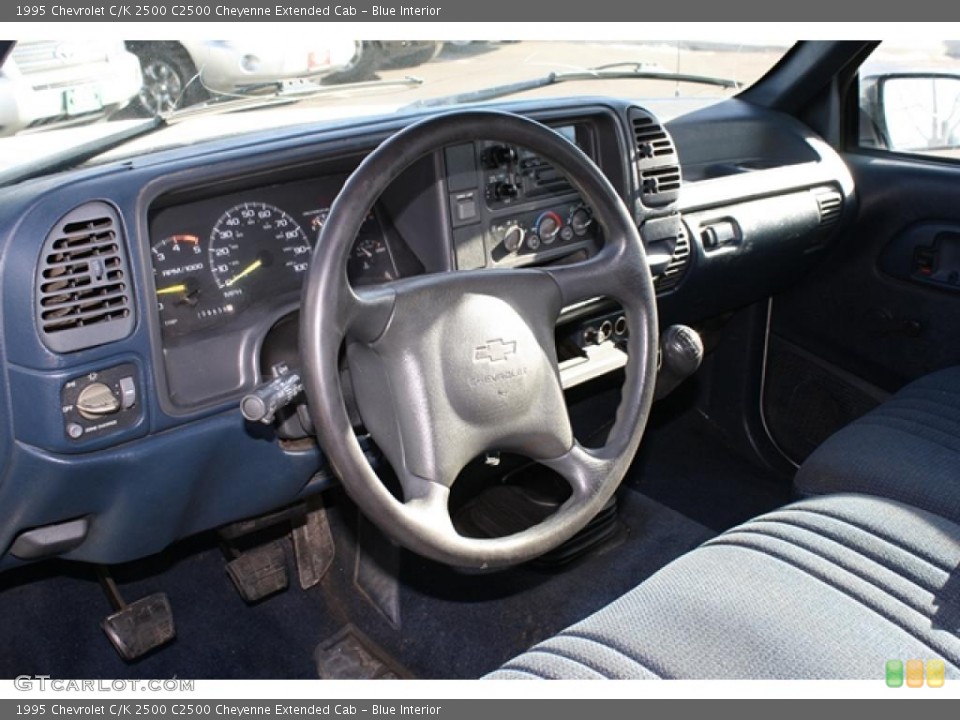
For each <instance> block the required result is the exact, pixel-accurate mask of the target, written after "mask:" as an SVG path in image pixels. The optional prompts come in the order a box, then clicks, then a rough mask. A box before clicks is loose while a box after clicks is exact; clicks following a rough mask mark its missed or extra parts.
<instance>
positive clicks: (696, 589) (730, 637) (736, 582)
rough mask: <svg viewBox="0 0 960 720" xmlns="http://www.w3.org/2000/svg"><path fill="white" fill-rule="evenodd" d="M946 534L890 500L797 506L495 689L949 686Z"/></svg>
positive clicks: (956, 591) (561, 640) (746, 529)
mask: <svg viewBox="0 0 960 720" xmlns="http://www.w3.org/2000/svg"><path fill="white" fill-rule="evenodd" d="M958 566H960V526H958V525H957V523H956V522H954V521H953V520H951V519H948V518H945V517H942V516H940V515H937V514H935V513H933V512H929V511H926V510H922V509H919V508H916V507H912V506H910V505H906V504H903V503H900V502H896V501H893V500H890V499H886V498H882V497H876V496H868V495H856V494H840V495H830V496H824V497H818V498H812V499H807V500H803V501H801V502H798V503H795V504H793V505H789V506H787V507H785V508H782V509H780V510H777V511H775V512H771V513H768V514H766V515H762V516H760V517H758V518H756V519H754V520H751V521H750V522H747V523H745V524H744V525H741V526H739V527H737V528H734V529H732V530H730V531H728V532H726V533H724V534H722V535H719V536H717V537H716V538H714V539H712V540H710V541H708V542H707V543H706V544H704V545H703V546H701V547H700V548H698V549H696V550H693V551H692V552H690V553H688V554H686V555H684V556H682V557H680V558H678V559H677V560H675V561H674V562H672V563H670V564H669V565H667V566H666V567H664V568H663V569H661V570H660V571H659V572H658V573H656V574H655V575H653V576H652V577H650V578H648V579H647V580H646V581H645V582H643V583H642V584H641V585H639V586H638V587H637V588H635V589H634V590H632V591H630V592H629V593H627V594H626V595H624V596H622V597H621V598H619V599H618V600H616V601H614V602H613V603H612V604H610V605H608V606H607V607H606V608H604V609H602V610H600V611H599V612H597V613H595V614H594V615H592V616H590V617H588V618H587V619H585V620H583V621H582V622H580V623H578V624H576V625H574V626H572V627H570V628H568V629H567V630H565V631H563V632H561V633H559V634H558V635H556V636H554V637H552V638H550V639H549V640H546V641H544V642H542V643H540V644H538V645H536V646H535V647H534V648H532V649H531V650H529V651H528V652H526V653H524V654H523V655H520V656H519V657H517V658H515V659H513V660H511V661H509V662H507V663H506V664H505V665H504V666H503V667H501V668H500V669H499V670H497V671H496V672H494V673H492V674H491V675H489V676H488V677H489V678H493V679H507V678H571V679H577V678H698V679H700V678H702V679H753V678H757V679H760V678H763V679H801V678H802V679H808V678H809V679H816V678H838V679H840V678H843V679H846V678H857V679H873V680H877V681H878V682H881V681H882V680H883V678H884V672H885V664H886V662H887V661H888V660H902V661H904V662H906V661H907V660H909V659H921V660H924V661H926V660H929V659H940V660H943V661H944V663H945V667H946V676H947V678H957V677H960V569H958Z"/></svg>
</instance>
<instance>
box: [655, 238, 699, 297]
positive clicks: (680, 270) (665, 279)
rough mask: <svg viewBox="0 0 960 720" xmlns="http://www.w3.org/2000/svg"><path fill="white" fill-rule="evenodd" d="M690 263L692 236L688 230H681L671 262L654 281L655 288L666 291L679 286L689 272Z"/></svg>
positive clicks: (658, 290)
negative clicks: (689, 235)
mask: <svg viewBox="0 0 960 720" xmlns="http://www.w3.org/2000/svg"><path fill="white" fill-rule="evenodd" d="M689 264H690V238H689V237H688V236H687V232H686V230H681V232H680V234H679V235H678V236H677V242H676V245H674V248H673V254H672V256H671V258H670V262H669V264H668V265H667V267H666V268H665V269H664V271H663V272H662V273H660V275H658V276H657V278H656V279H655V280H654V281H653V288H654V290H656V291H657V292H658V293H659V292H665V291H667V290H670V289H672V288H674V287H676V286H677V284H678V283H679V282H680V281H681V280H682V279H683V276H684V274H685V273H686V272H687V266H688V265H689Z"/></svg>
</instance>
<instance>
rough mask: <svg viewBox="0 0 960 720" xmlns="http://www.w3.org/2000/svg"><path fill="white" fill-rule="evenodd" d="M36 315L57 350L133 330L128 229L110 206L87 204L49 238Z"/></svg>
mask: <svg viewBox="0 0 960 720" xmlns="http://www.w3.org/2000/svg"><path fill="white" fill-rule="evenodd" d="M36 317H37V324H38V325H39V327H40V329H41V335H42V337H43V342H44V344H45V345H46V346H47V347H48V348H50V349H51V350H53V351H54V352H73V351H75V350H82V349H85V348H90V347H94V346H96V345H103V344H104V343H108V342H113V341H115V340H120V339H122V338H124V337H126V336H127V335H129V334H130V333H131V332H132V331H133V324H134V314H133V297H132V294H131V291H130V277H129V271H128V267H127V259H126V252H125V250H124V238H123V230H122V228H121V225H120V219H119V218H118V217H117V213H116V211H115V210H114V209H113V208H112V207H111V206H110V205H107V204H106V203H102V202H92V203H88V204H86V205H82V206H81V207H78V208H76V209H75V210H73V211H71V212H70V213H68V214H67V215H66V216H64V217H63V218H62V219H61V220H60V222H58V223H57V225H56V226H55V227H54V228H53V230H52V231H51V232H50V234H49V235H48V236H47V238H46V240H45V242H44V244H43V254H42V257H41V261H40V264H39V267H38V268H37V277H36Z"/></svg>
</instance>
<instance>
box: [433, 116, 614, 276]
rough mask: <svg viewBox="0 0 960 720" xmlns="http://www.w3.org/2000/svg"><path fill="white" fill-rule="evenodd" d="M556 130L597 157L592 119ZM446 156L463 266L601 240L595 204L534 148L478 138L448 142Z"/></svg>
mask: <svg viewBox="0 0 960 720" xmlns="http://www.w3.org/2000/svg"><path fill="white" fill-rule="evenodd" d="M553 129H554V130H555V131H556V132H557V133H559V134H560V135H562V136H563V137H565V138H566V139H567V140H569V141H570V142H571V143H574V144H576V145H577V146H578V147H580V149H581V150H583V151H584V152H585V153H587V155H589V156H591V158H595V157H596V155H595V152H594V144H595V143H594V137H593V132H592V128H591V126H589V125H587V124H570V125H562V126H559V127H554V128H553ZM443 159H444V164H445V185H446V188H445V189H446V192H447V195H448V204H449V210H450V230H451V236H452V238H453V243H454V249H455V257H456V263H457V269H459V270H472V269H477V268H483V267H519V266H524V265H532V264H539V263H543V262H548V261H551V260H556V259H558V258H561V257H565V256H568V255H572V254H574V253H577V252H578V251H579V252H582V253H584V254H586V253H590V252H591V251H592V250H593V249H595V248H596V246H597V244H598V243H599V240H600V233H599V228H598V226H597V224H596V223H594V221H593V215H592V213H591V211H590V208H589V207H587V206H586V205H585V204H583V203H582V202H581V200H580V198H579V196H578V195H577V193H576V191H574V190H573V188H572V187H571V186H570V184H569V183H568V182H567V180H566V179H565V178H564V177H563V176H562V175H561V174H560V173H559V172H558V171H557V170H556V169H555V168H553V167H552V166H551V165H550V164H549V163H547V162H546V161H544V160H543V159H542V158H540V157H538V156H537V155H535V154H534V153H532V152H530V151H528V150H526V149H524V148H522V147H518V146H513V145H505V144H502V143H495V142H490V141H478V142H471V143H464V144H462V145H456V146H453V147H449V148H446V150H445V151H444V158H443Z"/></svg>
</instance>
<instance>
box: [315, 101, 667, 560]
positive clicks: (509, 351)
mask: <svg viewBox="0 0 960 720" xmlns="http://www.w3.org/2000/svg"><path fill="white" fill-rule="evenodd" d="M477 139H486V140H492V141H498V142H503V143H509V144H511V145H519V146H522V147H524V148H527V149H529V150H531V151H532V152H534V153H536V154H537V155H539V156H540V157H542V158H543V159H545V160H547V161H548V162H550V163H551V164H552V165H553V166H554V167H556V168H557V169H558V170H559V171H560V172H562V173H563V174H564V175H565V176H566V177H567V178H568V179H569V181H570V183H571V184H572V185H573V187H574V188H575V189H576V190H577V192H579V193H580V195H581V197H582V198H583V200H584V202H586V203H587V204H588V205H589V206H590V208H591V209H592V211H593V216H594V219H595V220H596V221H597V222H599V223H600V225H601V227H602V228H603V237H604V243H603V247H602V248H601V250H600V251H599V252H598V253H597V254H595V255H594V256H592V257H590V258H589V259H586V260H583V261H581V262H577V263H573V264H567V265H558V266H553V267H544V268H536V269H485V270H471V271H460V272H448V273H440V274H431V275H421V276H418V277H412V278H407V279H402V280H397V281H394V282H390V283H387V284H385V285H383V286H378V287H375V288H369V289H368V288H364V289H358V288H353V287H351V286H350V284H349V283H348V280H347V270H346V268H347V258H348V257H349V254H350V251H351V248H352V247H353V244H354V241H355V239H356V237H357V234H358V233H359V231H360V227H361V224H362V223H363V221H364V218H366V216H367V214H368V213H369V211H370V209H371V207H372V205H373V203H374V202H375V201H376V200H377V198H379V197H380V194H381V193H382V192H383V191H384V190H385V189H386V188H387V186H388V185H390V183H391V182H393V181H394V180H395V179H396V178H397V177H398V176H399V175H400V173H401V172H402V171H403V170H404V169H406V168H407V167H409V166H410V165H411V164H412V163H413V162H414V161H416V160H417V159H419V158H421V157H423V156H425V155H427V154H428V153H433V152H436V151H439V150H441V149H442V148H444V147H446V146H449V145H455V144H458V143H464V142H471V141H475V140H477ZM601 295H602V296H606V297H609V298H612V299H614V300H616V301H618V302H619V303H620V304H621V305H622V307H623V309H624V310H625V314H626V319H627V323H628V330H629V336H628V337H629V339H628V348H627V349H628V354H629V361H628V363H627V366H626V371H625V372H626V380H625V383H624V386H623V392H622V400H621V403H620V406H619V408H618V410H617V416H616V420H615V422H614V425H613V427H612V429H611V431H610V433H609V436H608V438H607V441H606V444H605V445H604V446H603V447H601V448H596V449H588V448H585V447H583V446H582V445H580V444H579V443H578V442H577V441H576V439H575V438H574V436H573V432H572V429H571V425H570V419H569V416H568V413H567V408H566V404H565V401H564V396H563V390H562V388H561V385H560V376H559V371H558V367H557V356H556V345H555V340H554V328H555V326H556V321H557V318H558V316H559V313H560V311H561V309H562V308H563V307H565V306H568V305H571V304H573V303H576V302H578V301H581V300H586V299H588V298H593V297H597V296H601ZM300 317H301V321H300V322H301V328H300V353H301V356H302V363H303V374H304V385H305V390H306V394H307V399H308V402H309V407H310V413H311V415H312V418H313V421H314V425H315V427H316V433H317V439H318V441H319V443H320V447H321V448H323V450H324V452H325V453H326V456H327V459H328V461H329V462H330V464H331V466H332V467H333V469H334V471H335V472H336V473H337V475H338V476H339V477H340V478H341V480H342V482H343V485H344V487H345V488H346V490H347V492H348V494H349V495H350V496H351V498H353V500H354V501H355V502H356V503H357V505H359V507H360V508H361V510H363V512H364V513H366V515H367V517H368V518H369V519H370V520H372V521H373V522H374V523H375V524H376V525H378V526H379V527H380V528H381V529H382V530H383V531H384V532H386V533H387V534H388V535H389V536H391V537H392V538H393V539H395V540H396V541H398V542H399V543H400V544H402V545H403V546H405V547H407V548H409V549H410V550H413V551H415V552H417V553H420V554H422V555H425V556H427V557H430V558H433V559H435V560H438V561H441V562H445V563H449V564H451V565H455V566H460V567H471V568H492V567H499V566H506V565H512V564H515V563H519V562H523V561H526V560H529V559H532V558H534V557H536V556H538V555H540V554H542V553H544V552H546V551H548V550H550V549H552V548H554V547H556V546H558V545H560V544H561V543H563V542H564V541H565V540H567V539H569V538H570V537H572V536H573V535H574V534H576V532H577V531H578V530H580V529H581V528H583V527H584V526H585V525H586V524H587V523H588V522H589V521H590V519H591V518H592V517H593V516H594V515H596V514H597V512H599V511H600V509H601V508H602V507H603V505H604V504H605V503H606V502H607V500H608V499H609V498H610V497H611V495H612V494H613V493H614V492H615V491H616V489H617V487H618V485H619V484H620V482H621V481H622V479H623V476H624V474H625V472H626V470H627V467H628V466H629V464H630V462H631V460H632V458H633V456H634V453H635V452H636V450H637V447H638V445H639V444H640V437H641V435H642V433H643V429H644V427H645V425H646V421H647V416H648V415H649V412H650V405H651V402H652V400H653V390H654V383H655V380H656V377H655V376H656V361H657V338H658V336H657V315H656V301H655V295H654V291H653V285H652V281H651V277H650V272H649V269H648V267H647V263H646V257H645V253H644V249H643V245H642V243H641V241H640V237H639V234H638V232H637V228H636V225H635V224H634V221H633V220H632V218H631V217H630V213H629V212H628V211H627V209H626V207H625V206H624V204H623V202H622V201H621V199H620V197H619V196H618V195H617V192H616V190H615V189H614V188H613V186H612V185H611V184H610V182H609V181H608V180H607V178H606V177H605V176H604V175H603V173H602V172H601V171H600V170H599V169H598V168H597V166H596V165H594V164H593V162H592V161H591V160H590V159H589V158H588V157H587V156H586V155H584V154H583V152H581V151H580V150H579V149H578V148H577V147H576V146H575V145H573V144H572V143H570V142H569V141H568V140H566V139H565V138H563V137H562V136H561V135H559V134H557V133H556V132H554V131H553V130H551V129H549V128H547V127H545V126H543V125H541V124H539V123H537V122H534V121H532V120H529V119H526V118H522V117H520V116H517V115H513V114H509V113H504V112H496V111H486V110H468V111H457V112H451V113H449V114H445V115H440V116H437V117H433V118H430V119H427V120H424V121H421V122H418V123H416V124H414V125H411V126H410V127H408V128H406V129H405V130H403V131H401V132H399V133H397V134H396V135H394V136H393V137H391V138H390V139H388V140H387V141H385V142H384V143H383V144H381V145H380V146H379V147H378V148H377V149H376V150H375V151H374V152H373V153H371V154H370V155H369V156H368V157H367V158H366V159H365V160H364V161H363V162H362V163H361V164H360V166H359V167H358V168H357V169H356V171H355V172H354V173H353V174H352V175H351V176H350V178H349V179H348V180H347V182H346V184H345V185H344V186H343V189H342V190H341V192H340V194H339V195H338V197H337V198H336V201H335V202H334V203H333V206H332V207H331V208H330V214H329V216H328V218H327V221H326V222H325V223H324V226H323V230H322V231H321V234H320V238H319V240H318V242H317V247H316V250H315V251H314V254H313V258H312V261H311V264H310V269H309V272H308V274H307V278H306V282H305V284H304V288H303V300H302V305H301V315H300ZM344 343H346V348H347V358H348V362H349V367H350V375H351V379H352V385H353V389H354V393H355V397H356V401H357V406H358V409H359V412H360V415H361V417H362V419H363V422H364V425H365V426H366V428H367V429H368V431H369V432H370V434H371V436H372V438H373V439H374V441H375V442H376V443H377V445H378V446H379V447H380V449H381V450H382V452H383V454H384V455H385V457H386V458H387V459H388V460H389V462H390V463H391V465H392V466H393V469H394V470H395V472H396V474H397V476H398V478H399V481H400V485H401V487H402V498H401V499H398V498H396V497H395V496H394V495H393V494H392V493H391V492H390V491H389V490H388V489H387V488H386V487H385V486H384V485H383V483H382V482H381V480H380V479H379V477H378V476H377V474H376V473H375V472H374V470H373V468H372V467H371V466H370V464H369V463H368V461H367V459H366V458H365V456H364V453H363V451H362V449H361V447H360V444H359V442H358V440H357V437H356V435H355V434H354V430H353V428H352V427H351V423H350V419H349V417H348V413H347V410H346V407H345V404H344V400H343V394H342V391H341V385H340V382H341V380H340V372H339V364H338V360H339V356H340V350H341V347H342V346H343V345H344ZM492 450H502V451H506V452H514V453H519V454H522V455H525V456H527V457H529V458H531V459H532V460H535V461H537V462H539V463H542V464H543V465H546V466H547V467H549V468H552V469H553V470H554V471H556V472H557V473H559V474H560V475H561V476H562V477H563V478H564V479H565V480H566V482H567V483H568V484H569V486H570V489H571V494H570V497H569V498H568V499H567V501H566V502H565V503H564V504H563V505H562V506H561V507H560V508H559V509H558V510H557V511H556V512H555V513H554V514H553V515H551V516H550V517H549V518H547V519H546V520H544V521H543V522H541V523H539V524H538V525H535V526H533V527H531V528H529V529H527V530H524V531H522V532H519V533H516V534H514V535H509V536H505V537H499V538H492V539H487V538H471V537H465V536H462V535H460V534H459V533H458V532H457V531H456V529H455V528H454V525H453V521H452V519H451V517H450V512H449V509H448V499H449V495H450V488H451V486H452V485H453V482H454V479H455V478H456V477H457V475H458V473H459V472H460V470H461V469H462V468H463V467H464V466H465V465H466V464H467V463H468V462H470V461H471V460H472V459H474V458H476V457H478V456H480V455H482V454H483V453H484V452H487V451H492Z"/></svg>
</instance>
